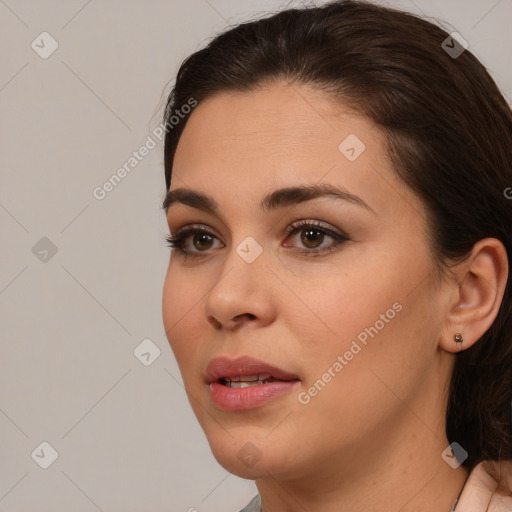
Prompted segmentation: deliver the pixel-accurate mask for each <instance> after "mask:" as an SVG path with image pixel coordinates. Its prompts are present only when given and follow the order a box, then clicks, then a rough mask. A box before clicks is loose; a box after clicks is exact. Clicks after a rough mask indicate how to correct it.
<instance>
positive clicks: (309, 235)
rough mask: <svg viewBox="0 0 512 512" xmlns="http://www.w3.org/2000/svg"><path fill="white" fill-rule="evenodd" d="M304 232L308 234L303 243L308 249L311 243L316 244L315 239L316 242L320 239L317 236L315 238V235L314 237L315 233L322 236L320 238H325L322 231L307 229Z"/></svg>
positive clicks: (303, 238)
mask: <svg viewBox="0 0 512 512" xmlns="http://www.w3.org/2000/svg"><path fill="white" fill-rule="evenodd" d="M303 232H304V233H305V234H306V236H304V237H302V241H303V242H304V243H305V245H306V246H308V247H309V245H308V244H309V243H310V242H313V243H314V242H315V239H316V241H318V238H319V237H318V236H316V237H315V236H313V235H312V234H313V233H317V234H318V235H320V238H321V237H322V236H323V234H322V233H321V231H319V230H318V229H307V230H304V231H303ZM313 245H314V244H313Z"/></svg>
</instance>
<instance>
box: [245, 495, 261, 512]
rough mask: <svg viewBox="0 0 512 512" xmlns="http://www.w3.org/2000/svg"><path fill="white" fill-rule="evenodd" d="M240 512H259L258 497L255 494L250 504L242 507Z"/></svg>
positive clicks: (259, 503) (259, 502) (259, 500)
mask: <svg viewBox="0 0 512 512" xmlns="http://www.w3.org/2000/svg"><path fill="white" fill-rule="evenodd" d="M240 512H261V499H260V495H259V494H257V495H256V496H254V498H253V499H252V500H251V501H250V503H249V504H248V505H247V506H246V507H244V508H243V509H242V510H240Z"/></svg>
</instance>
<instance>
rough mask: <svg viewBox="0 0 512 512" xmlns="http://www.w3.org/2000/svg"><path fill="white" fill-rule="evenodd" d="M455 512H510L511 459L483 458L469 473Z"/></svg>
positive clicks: (511, 490)
mask: <svg viewBox="0 0 512 512" xmlns="http://www.w3.org/2000/svg"><path fill="white" fill-rule="evenodd" d="M455 510H456V512H484V511H486V512H510V510H512V460H510V459H508V460H501V461H497V460H491V459H489V460H485V461H483V462H480V463H479V464H477V465H476V466H475V467H474V468H473V470H472V471H471V473H470V474H469V477H468V480H467V482H466V485H465V486H464V489H463V490H462V493H461V495H460V498H459V501H458V503H457V507H456V509H455Z"/></svg>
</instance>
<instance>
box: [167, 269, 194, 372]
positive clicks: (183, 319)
mask: <svg viewBox="0 0 512 512" xmlns="http://www.w3.org/2000/svg"><path fill="white" fill-rule="evenodd" d="M184 276H185V273H183V272H179V271H176V270H175V268H174V267H171V266H170V267H169V269H168V271H167V275H166V278H165V282H164V287H163V293H162V318H163V324H164V329H165V333H166V336H167V340H168V341H169V344H170V346H171V349H172V351H173V353H174V355H175V357H176V361H177V362H178V365H179V367H180V370H182V372H183V370H184V369H186V366H187V365H189V364H191V363H192V362H193V361H194V357H195V354H196V352H197V351H198V350H199V332H198V331H199V329H198V320H199V319H200V317H199V315H200V313H199V311H200V308H201V304H202V302H201V301H200V300H199V299H200V295H198V294H197V290H196V291H194V287H193V286H190V278H187V277H184ZM184 373H185V374H186V373H187V372H184ZM184 378H185V376H184Z"/></svg>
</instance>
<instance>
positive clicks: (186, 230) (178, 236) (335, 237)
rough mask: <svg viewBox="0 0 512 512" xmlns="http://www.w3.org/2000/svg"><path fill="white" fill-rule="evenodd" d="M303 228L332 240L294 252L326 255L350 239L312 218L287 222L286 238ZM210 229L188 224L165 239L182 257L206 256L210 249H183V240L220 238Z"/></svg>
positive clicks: (313, 255) (343, 233)
mask: <svg viewBox="0 0 512 512" xmlns="http://www.w3.org/2000/svg"><path fill="white" fill-rule="evenodd" d="M305 228H316V229H317V230H319V231H321V232H323V234H324V235H326V236H327V237H328V238H331V239H332V242H331V243H330V244H328V245H327V246H326V247H316V248H310V249H308V248H296V249H295V252H298V253H302V254H304V255H306V256H308V257H315V256H324V255H327V254H329V253H330V252H332V251H335V250H336V249H337V248H338V246H340V245H342V244H344V243H346V242H348V241H350V240H351V238H350V236H349V235H348V234H346V233H345V232H344V231H342V230H339V229H338V228H334V227H330V225H326V223H324V222H323V221H318V220H313V219H300V220H296V221H294V222H292V223H291V224H289V225H288V226H287V228H286V230H285V234H286V238H288V237H290V236H291V234H292V233H294V232H300V231H301V230H302V229H305ZM212 231H214V230H211V229H210V228H209V227H205V226H204V225H202V224H188V225H185V226H182V227H180V228H178V229H176V230H175V231H174V237H173V236H167V237H165V239H166V241H167V243H168V245H169V247H172V248H174V249H176V250H177V251H178V252H179V253H181V254H182V255H183V256H184V258H187V257H191V258H195V257H199V258H201V257H203V256H208V255H209V254H210V252H211V250H210V249H207V250H205V251H194V250H188V249H184V246H185V242H186V241H187V240H188V239H189V237H190V236H191V235H194V234H196V233H205V234H206V235H208V236H212V237H213V238H215V239H216V240H220V239H219V237H217V235H216V234H215V233H213V232H212ZM295 236H296V235H295ZM285 247H290V245H285ZM292 247H293V246H292Z"/></svg>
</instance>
